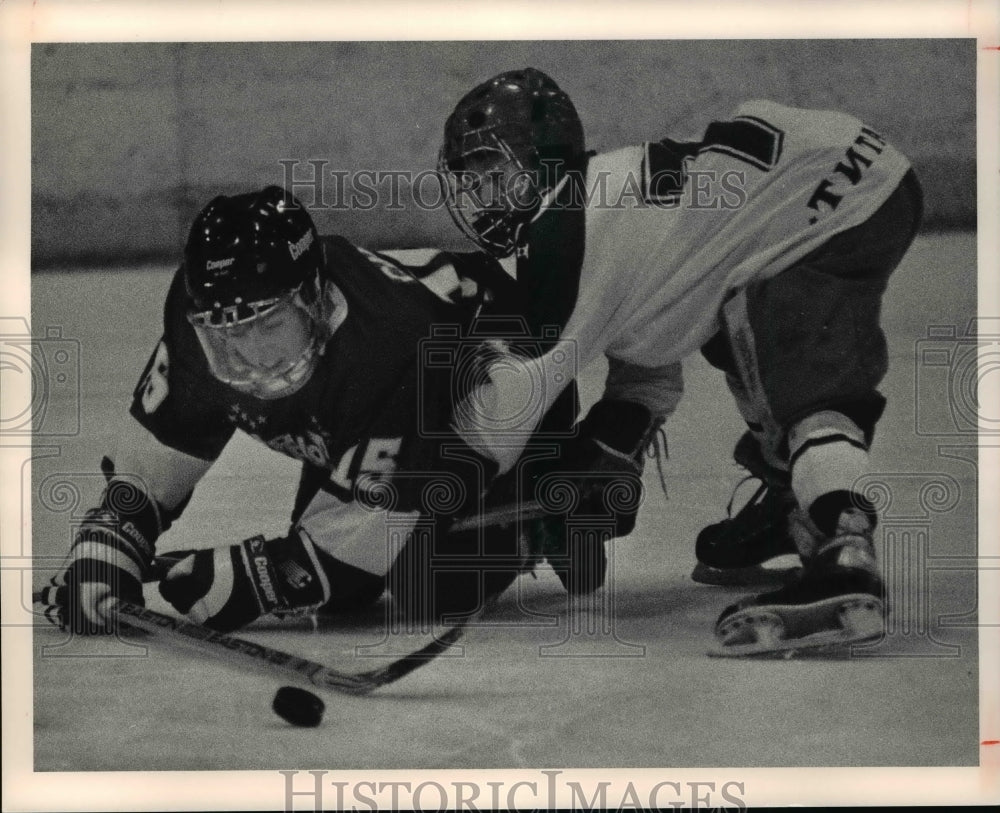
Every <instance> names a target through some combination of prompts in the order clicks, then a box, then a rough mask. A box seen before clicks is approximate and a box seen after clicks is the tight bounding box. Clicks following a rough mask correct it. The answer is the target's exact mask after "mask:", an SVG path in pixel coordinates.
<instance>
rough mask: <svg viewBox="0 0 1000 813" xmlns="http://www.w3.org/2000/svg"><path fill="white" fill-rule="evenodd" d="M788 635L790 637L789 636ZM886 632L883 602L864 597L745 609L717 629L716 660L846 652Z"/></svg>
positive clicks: (711, 652)
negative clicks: (852, 646)
mask: <svg viewBox="0 0 1000 813" xmlns="http://www.w3.org/2000/svg"><path fill="white" fill-rule="evenodd" d="M790 633H791V634H790ZM884 634H885V617H884V607H883V604H882V601H881V600H880V599H878V598H877V597H875V596H872V595H868V594H866V593H856V594H851V595H846V596H834V597H833V598H829V599H826V600H824V601H818V602H816V603H814V604H809V605H806V606H800V605H776V606H771V607H766V608H761V607H748V608H747V609H745V610H741V611H739V612H737V613H734V614H733V615H731V616H729V618H727V619H726V620H725V621H724V622H723V623H722V624H720V625H719V626H718V627H717V628H716V637H717V638H718V639H719V641H718V646H716V647H714V648H713V649H710V650H709V651H708V653H707V654H708V655H709V656H711V657H715V658H747V657H764V658H767V657H772V658H773V657H780V658H793V657H795V656H796V655H798V654H803V655H829V654H839V653H848V652H849V651H850V647H851V645H852V644H857V643H861V642H863V641H871V640H876V639H878V638H881V637H882V636H883V635H884Z"/></svg>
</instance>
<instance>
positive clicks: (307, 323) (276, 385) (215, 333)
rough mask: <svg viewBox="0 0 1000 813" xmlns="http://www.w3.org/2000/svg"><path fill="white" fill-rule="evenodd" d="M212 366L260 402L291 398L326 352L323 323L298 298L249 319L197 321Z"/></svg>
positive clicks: (227, 382)
mask: <svg viewBox="0 0 1000 813" xmlns="http://www.w3.org/2000/svg"><path fill="white" fill-rule="evenodd" d="M194 328H195V332H196V334H197V336H198V339H199V341H200V342H201V346H202V349H203V350H204V351H205V358H206V360H207V361H208V365H209V367H210V368H211V370H212V374H213V375H215V377H216V378H218V379H219V380H220V381H223V382H225V383H226V384H229V385H230V386H231V387H233V388H234V389H237V390H239V391H240V392H243V393H246V394H247V395H252V396H254V397H256V398H261V399H265V400H268V399H272V398H281V397H283V396H285V395H291V394H292V393H294V392H295V391H296V390H298V389H299V388H300V387H302V386H303V385H304V384H305V383H306V381H308V380H309V378H310V376H311V375H312V372H313V370H314V369H315V366H316V364H317V359H318V356H319V354H320V352H321V342H320V331H319V328H318V323H317V321H316V318H315V317H314V315H313V313H312V312H311V310H310V308H309V307H307V306H305V305H304V304H303V303H302V302H301V300H299V298H298V295H297V294H295V295H291V296H288V297H285V298H283V299H281V300H278V301H277V302H275V303H273V304H271V305H269V306H268V308H267V310H264V311H263V312H261V313H259V314H258V315H257V316H254V317H252V318H250V319H245V320H243V321H239V322H234V323H231V324H227V325H214V326H207V325H205V324H203V323H200V322H197V321H196V322H195V323H194Z"/></svg>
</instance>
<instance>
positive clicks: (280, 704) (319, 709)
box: [271, 686, 326, 728]
mask: <svg viewBox="0 0 1000 813" xmlns="http://www.w3.org/2000/svg"><path fill="white" fill-rule="evenodd" d="M271 708H272V709H274V713H275V714H277V715H278V716H279V717H280V718H281V719H282V720H287V721H288V722H290V723H291V724H292V725H297V726H304V727H307V728H315V727H316V726H318V725H319V724H320V723H321V722H322V721H323V712H324V711H325V710H326V706H325V705H323V701H322V700H320V699H319V698H318V697H317V696H316V695H314V694H313V693H312V692H310V691H307V690H306V689H299V688H298V687H296V686H282V687H281V688H280V689H278V691H277V692H276V693H275V695H274V702H273V703H271Z"/></svg>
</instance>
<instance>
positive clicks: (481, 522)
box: [448, 500, 552, 531]
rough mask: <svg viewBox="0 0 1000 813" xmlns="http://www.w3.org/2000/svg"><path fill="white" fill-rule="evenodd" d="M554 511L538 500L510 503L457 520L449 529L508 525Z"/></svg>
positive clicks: (463, 529) (468, 529)
mask: <svg viewBox="0 0 1000 813" xmlns="http://www.w3.org/2000/svg"><path fill="white" fill-rule="evenodd" d="M550 513H552V512H551V511H546V510H545V509H544V508H542V505H541V503H539V502H538V501H537V500H529V501H527V502H523V503H521V502H515V503H510V504H509V505H501V506H500V507H499V508H493V509H491V510H489V511H484V512H483V513H482V514H473V515H472V516H470V517H465V518H464V519H459V520H456V521H455V522H453V523H452V524H451V526H450V527H449V528H448V530H449V531H471V530H473V529H474V528H489V527H492V526H494V525H506V524H508V523H510V522H517V521H518V520H525V519H538V518H539V517H544V516H545V515H546V514H550Z"/></svg>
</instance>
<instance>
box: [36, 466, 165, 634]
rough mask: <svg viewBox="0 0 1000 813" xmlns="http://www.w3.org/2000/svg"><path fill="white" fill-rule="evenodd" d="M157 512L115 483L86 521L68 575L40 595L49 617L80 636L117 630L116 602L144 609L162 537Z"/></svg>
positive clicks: (139, 496) (132, 489) (143, 498)
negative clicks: (144, 586)
mask: <svg viewBox="0 0 1000 813" xmlns="http://www.w3.org/2000/svg"><path fill="white" fill-rule="evenodd" d="M158 527H159V525H158V518H157V509H156V508H155V506H154V505H153V503H152V501H151V500H150V498H149V497H148V496H147V495H146V494H145V493H143V492H142V491H141V490H140V489H138V488H137V487H136V486H135V485H133V484H132V483H130V482H128V481H124V480H112V481H111V482H109V483H108V486H107V488H106V489H105V492H104V496H103V497H102V499H101V505H100V507H98V508H92V509H91V510H90V511H88V512H87V514H86V515H85V517H84V520H83V523H82V525H81V526H80V528H79V530H78V531H77V533H76V536H75V538H74V540H73V545H72V547H71V548H70V552H69V558H68V559H67V563H66V567H65V570H64V571H63V572H62V573H61V574H59V575H58V576H56V577H55V578H53V579H52V580H51V581H50V585H49V586H48V587H46V588H45V589H44V590H43V591H42V600H43V602H44V603H45V604H46V605H47V606H46V610H45V616H46V618H48V619H49V621H51V622H52V623H54V624H56V625H57V626H59V627H60V628H61V629H68V630H70V631H72V632H74V633H76V634H80V635H92V634H100V633H103V634H107V633H110V632H112V631H113V630H114V626H115V625H114V616H113V613H111V612H109V609H110V607H109V604H108V602H110V601H111V600H112V599H123V600H125V601H128V602H130V603H132V604H137V605H142V604H143V596H142V583H143V581H144V579H146V578H147V576H148V574H149V571H150V568H151V565H152V561H153V552H154V547H153V544H154V540H155V538H156V536H157V534H158V532H159V531H158Z"/></svg>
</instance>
